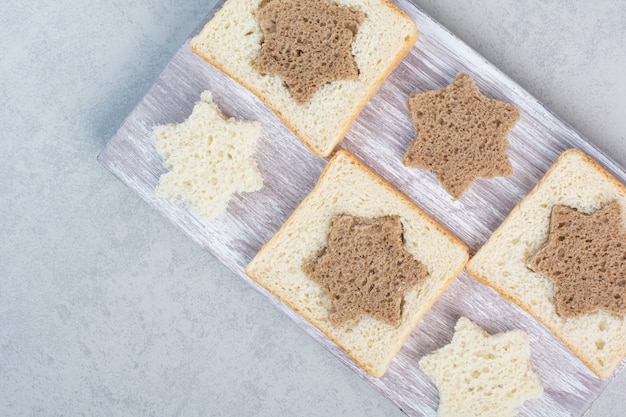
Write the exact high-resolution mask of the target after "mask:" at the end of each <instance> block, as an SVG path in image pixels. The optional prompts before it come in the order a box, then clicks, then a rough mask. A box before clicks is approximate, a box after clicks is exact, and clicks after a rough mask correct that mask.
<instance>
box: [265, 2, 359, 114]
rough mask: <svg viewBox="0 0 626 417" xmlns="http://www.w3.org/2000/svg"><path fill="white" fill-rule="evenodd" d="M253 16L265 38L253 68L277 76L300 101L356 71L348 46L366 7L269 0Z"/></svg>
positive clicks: (355, 73)
mask: <svg viewBox="0 0 626 417" xmlns="http://www.w3.org/2000/svg"><path fill="white" fill-rule="evenodd" d="M257 18H258V21H259V25H260V27H261V30H262V31H263V35H264V37H265V38H264V41H263V44H262V45H261V52H260V54H259V56H258V57H257V58H256V60H255V61H254V63H253V65H254V68H256V69H257V70H258V71H259V72H261V73H262V74H273V75H278V76H280V77H281V78H282V79H283V80H284V81H285V83H286V84H287V87H288V88H289V91H290V92H291V95H292V96H293V98H294V99H295V100H296V101H297V102H298V103H300V104H302V103H306V102H307V101H309V100H310V99H311V98H312V97H313V95H314V94H315V92H316V91H317V90H318V89H319V88H320V87H321V86H323V85H324V84H326V83H329V82H332V81H337V80H342V79H357V78H358V77H359V69H358V68H357V65H356V63H355V61H354V57H353V56H352V51H351V47H352V42H353V40H354V37H355V36H356V33H357V30H358V28H359V26H360V25H361V23H362V22H363V20H364V19H365V14H364V13H362V12H360V11H358V10H355V9H352V8H349V7H345V6H339V5H337V4H336V3H334V2H331V1H328V0H269V1H268V2H267V3H265V4H263V5H262V6H261V7H260V8H259V12H258V15H257Z"/></svg>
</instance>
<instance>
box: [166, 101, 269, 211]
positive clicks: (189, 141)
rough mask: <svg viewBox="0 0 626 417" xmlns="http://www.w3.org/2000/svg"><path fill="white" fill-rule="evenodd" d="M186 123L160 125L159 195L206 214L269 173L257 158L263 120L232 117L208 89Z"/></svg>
mask: <svg viewBox="0 0 626 417" xmlns="http://www.w3.org/2000/svg"><path fill="white" fill-rule="evenodd" d="M200 99H201V100H200V101H199V102H198V103H196V105H195V106H194V108H193V111H192V112H191V115H190V116H189V118H188V119H187V120H185V121H184V122H183V123H179V124H173V123H172V124H167V125H162V126H155V128H154V139H155V141H156V149H157V151H158V152H159V154H160V155H161V156H162V157H163V159H164V161H163V166H164V167H165V168H168V169H170V171H169V172H167V173H165V174H163V175H161V178H160V180H159V186H158V188H157V190H156V194H157V196H159V197H161V198H165V199H168V200H174V201H176V200H180V201H183V202H184V203H186V204H187V205H189V207H190V208H191V209H192V210H193V211H194V212H196V213H197V214H199V215H200V216H201V217H203V218H205V219H206V220H210V219H212V218H214V217H215V216H217V215H218V214H219V213H220V212H222V211H223V210H224V209H225V208H226V205H227V204H228V201H229V200H230V198H231V197H232V195H233V194H234V193H237V192H243V191H248V192H251V191H257V190H259V189H260V188H261V187H262V185H263V178H262V177H261V174H260V173H259V171H258V169H257V167H256V163H255V162H254V159H253V158H252V154H253V153H254V148H255V146H256V142H257V138H258V137H259V134H260V131H261V126H260V124H259V123H258V122H250V121H245V120H237V119H234V118H230V119H227V118H226V117H224V115H223V114H222V112H221V111H220V109H219V108H218V107H217V105H216V104H215V103H213V99H212V97H211V93H210V92H208V91H205V92H203V93H202V95H201V96H200Z"/></svg>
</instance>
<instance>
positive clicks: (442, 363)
mask: <svg viewBox="0 0 626 417" xmlns="http://www.w3.org/2000/svg"><path fill="white" fill-rule="evenodd" d="M419 366H420V368H421V369H422V370H423V371H424V372H425V373H426V375H427V376H428V377H429V378H430V379H431V380H432V381H433V382H434V383H435V385H436V386H437V389H438V390H439V407H438V409H437V416H438V417H452V416H454V417H458V416H464V417H470V416H476V417H490V416H493V417H507V416H514V415H516V414H517V407H519V406H520V405H522V403H523V402H524V401H526V400H529V399H531V398H537V397H539V396H541V394H542V393H543V387H542V386H541V382H540V381H539V378H538V377H537V375H535V373H534V372H533V370H532V367H531V364H530V345H529V342H528V335H527V334H526V332H524V331H523V330H512V331H509V332H506V333H497V334H494V335H489V334H488V333H487V332H485V331H484V330H483V329H482V328H480V327H479V326H478V325H476V324H475V323H474V322H472V321H471V320H469V319H468V318H466V317H461V318H460V319H459V320H458V321H457V323H456V326H455V327H454V336H453V337H452V342H450V344H448V345H447V346H444V347H442V348H441V349H439V350H437V351H435V352H433V353H431V354H429V355H427V356H424V357H422V359H420V361H419Z"/></svg>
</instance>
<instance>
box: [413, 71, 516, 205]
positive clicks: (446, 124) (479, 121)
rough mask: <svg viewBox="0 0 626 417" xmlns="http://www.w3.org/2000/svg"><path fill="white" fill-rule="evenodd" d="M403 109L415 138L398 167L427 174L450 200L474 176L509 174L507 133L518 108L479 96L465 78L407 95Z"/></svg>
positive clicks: (472, 180)
mask: <svg viewBox="0 0 626 417" xmlns="http://www.w3.org/2000/svg"><path fill="white" fill-rule="evenodd" d="M407 106H408V110H409V115H410V116H411V121H412V122H413V126H414V128H415V139H414V140H413V142H412V143H411V145H410V146H409V148H408V149H407V151H406V153H405V155H404V157H403V158H402V163H403V164H404V165H406V166H410V167H414V168H421V169H428V170H430V171H432V172H433V173H434V174H435V176H436V177H437V180H438V181H439V182H440V183H441V185H442V186H443V187H444V188H445V189H446V191H447V192H448V193H449V194H450V195H451V196H452V197H453V198H454V199H457V198H460V197H461V195H462V194H463V193H464V192H465V191H466V190H467V189H468V188H469V187H470V185H472V183H473V182H474V181H475V180H476V179H477V178H479V177H483V178H492V177H496V176H507V175H511V174H512V173H513V166H512V165H511V162H510V161H509V158H508V156H507V148H508V144H509V142H508V140H507V135H508V134H509V131H510V130H511V129H512V128H513V126H514V125H515V124H516V123H517V121H518V120H519V118H520V110H519V109H518V108H517V107H515V106H514V105H512V104H509V103H505V102H503V101H499V100H495V99H492V98H489V97H486V96H484V95H483V94H482V93H481V92H480V91H479V90H478V87H477V86H476V83H475V82H474V80H473V79H472V77H470V76H469V75H468V74H466V73H463V72H461V73H459V74H458V75H457V76H456V78H455V79H454V81H453V82H452V83H451V84H450V85H448V86H447V87H445V88H442V89H440V90H434V91H424V92H419V93H415V94H412V95H411V96H410V97H409V99H408V100H407Z"/></svg>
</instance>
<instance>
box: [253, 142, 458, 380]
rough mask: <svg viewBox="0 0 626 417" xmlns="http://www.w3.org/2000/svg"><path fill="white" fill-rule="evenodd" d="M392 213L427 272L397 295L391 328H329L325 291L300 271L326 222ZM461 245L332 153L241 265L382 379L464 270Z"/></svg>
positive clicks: (367, 321) (364, 324) (358, 323)
mask: <svg viewBox="0 0 626 417" xmlns="http://www.w3.org/2000/svg"><path fill="white" fill-rule="evenodd" d="M343 213H345V214H351V215H354V216H361V217H368V218H372V217H378V216H383V215H398V216H400V219H401V221H402V225H403V228H404V235H403V236H404V239H405V244H406V249H407V250H408V251H409V252H410V253H411V254H412V255H413V256H414V257H415V258H416V259H417V260H418V261H420V262H421V263H422V264H424V265H425V266H426V268H427V269H428V271H429V275H428V276H427V277H426V278H425V279H424V280H423V281H422V282H420V283H418V284H416V285H415V286H414V287H413V288H411V289H410V290H409V291H408V292H407V293H406V294H405V296H404V298H403V302H404V304H403V307H402V316H401V323H400V325H399V326H398V327H394V326H391V325H388V324H384V323H382V322H379V321H377V320H375V319H373V318H371V317H369V316H361V318H360V319H357V320H353V321H350V322H348V323H346V324H344V325H341V326H338V327H335V326H333V325H332V324H331V322H330V319H329V301H328V297H327V295H326V293H325V292H324V291H323V289H322V288H321V287H320V285H318V284H317V283H316V282H314V281H312V280H311V279H309V278H308V277H307V276H306V275H305V273H304V272H303V271H302V265H303V264H304V263H305V262H306V261H309V260H311V259H314V258H315V257H316V256H317V255H318V253H319V251H320V250H321V249H323V248H324V247H325V246H326V244H327V236H328V233H329V230H330V221H331V219H332V218H333V217H334V216H335V215H338V214H343ZM467 259H468V251H467V247H466V246H465V245H464V244H463V243H462V242H461V241H460V240H458V239H457V238H456V237H454V236H453V235H452V234H450V232H448V231H446V230H444V228H443V227H442V226H441V225H439V224H438V223H437V222H436V221H435V220H433V219H432V218H431V217H429V216H428V215H427V214H426V213H424V212H423V211H422V210H421V209H419V208H418V207H417V206H415V204H413V203H412V202H411V201H410V200H408V199H407V197H406V196H404V195H403V194H401V193H400V192H399V191H397V190H396V189H394V188H392V186H391V185H390V184H389V183H387V182H386V181H385V180H383V179H382V178H381V177H379V176H378V175H377V174H375V173H374V172H373V171H371V170H370V169H369V168H367V167H366V166H365V165H364V164H363V163H361V162H360V161H359V160H357V159H356V158H355V157H354V156H353V155H351V154H350V153H348V152H346V151H339V152H337V154H336V155H335V156H334V157H333V158H332V159H331V161H330V162H329V163H328V165H327V166H326V168H325V170H324V172H323V173H322V175H321V177H320V179H319V181H318V183H317V185H316V186H315V188H314V189H313V190H312V191H311V193H310V194H309V195H308V196H307V197H306V198H305V199H304V200H303V201H302V203H301V204H300V205H299V206H298V208H297V209H296V210H295V211H294V212H293V214H292V215H291V216H290V217H289V219H287V221H286V222H285V224H284V225H283V226H282V227H281V228H280V230H279V231H278V232H277V233H276V234H275V235H274V236H273V237H272V238H271V239H270V241H269V242H267V243H266V244H265V246H263V247H262V248H261V250H260V251H259V252H258V253H257V255H256V256H255V258H254V259H253V260H252V261H251V262H250V264H249V265H248V266H247V267H246V274H248V276H250V278H252V279H253V280H255V281H256V282H258V283H259V284H260V285H261V286H263V287H264V288H266V289H267V290H268V291H270V292H271V293H272V294H274V295H275V296H276V297H277V298H279V299H280V300H282V301H283V302H284V303H285V304H287V305H288V306H290V307H291V308H292V309H294V310H295V311H296V312H298V313H299V314H301V315H302V316H303V317H304V318H306V319H307V320H308V321H309V322H311V323H312V324H313V325H315V326H316V327H317V328H318V329H320V330H321V331H322V332H323V333H324V334H325V335H326V336H328V338H329V339H331V340H332V341H334V342H335V343H336V344H337V345H338V346H339V347H341V348H342V349H343V350H344V351H345V352H346V353H347V354H348V355H349V356H350V357H351V358H352V359H353V360H354V361H355V362H356V363H357V364H358V365H359V366H361V367H362V368H363V369H364V370H365V371H366V372H367V373H369V374H370V375H372V376H374V377H380V376H382V375H383V374H384V373H385V371H386V370H387V368H388V366H389V363H390V362H391V360H392V359H393V357H394V356H395V355H396V353H397V352H398V350H399V349H400V347H401V346H402V344H403V342H404V340H405V339H406V337H407V336H408V335H409V334H410V333H411V331H412V330H413V328H414V327H415V326H416V324H417V323H418V322H419V320H420V319H421V318H422V317H423V316H424V315H425V314H426V312H427V311H428V309H429V308H430V306H431V305H432V304H433V303H434V302H435V300H436V299H437V298H438V297H439V296H440V295H441V294H442V293H443V291H444V290H445V289H446V288H447V286H448V285H449V284H450V283H451V282H452V280H453V279H454V278H455V277H456V276H457V275H458V273H459V272H460V271H461V270H462V269H463V267H464V266H465V263H466V262H467Z"/></svg>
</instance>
